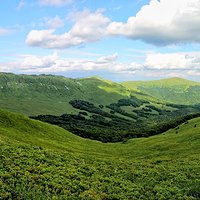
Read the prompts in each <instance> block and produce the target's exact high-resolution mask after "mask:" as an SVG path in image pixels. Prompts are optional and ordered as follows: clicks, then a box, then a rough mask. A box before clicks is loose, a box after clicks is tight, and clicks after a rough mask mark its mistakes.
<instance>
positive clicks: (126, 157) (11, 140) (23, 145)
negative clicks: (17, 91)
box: [0, 111, 200, 200]
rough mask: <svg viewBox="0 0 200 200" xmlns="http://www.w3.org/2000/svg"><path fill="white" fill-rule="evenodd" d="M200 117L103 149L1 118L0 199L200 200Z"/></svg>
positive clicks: (58, 130)
mask: <svg viewBox="0 0 200 200" xmlns="http://www.w3.org/2000/svg"><path fill="white" fill-rule="evenodd" d="M199 150H200V118H198V119H194V120H191V121H188V122H187V123H185V124H182V125H180V126H179V128H178V133H177V130H170V131H168V132H166V133H164V134H162V135H158V136H153V137H150V138H146V139H145V138H141V139H132V140H129V141H128V142H127V143H124V144H120V143H116V144H110V143H107V144H104V143H100V142H96V141H92V140H87V139H82V138H79V137H77V136H75V135H73V134H71V133H69V132H67V131H65V130H63V129H61V128H59V127H56V126H52V125H48V124H45V123H42V122H39V121H34V120H30V119H28V118H26V117H24V116H22V115H17V114H12V113H9V112H5V111H0V158H1V162H0V199H33V200H34V199H35V200H36V199H45V200H46V199H94V200H96V199H125V200H126V199H144V200H145V199H166V200H167V199H180V200H182V199H185V200H189V199H191V200H192V199H193V200H195V199H199V197H200V191H199V188H200V187H199V185H200V181H199V171H200V165H199V162H200V156H199V152H200V151H199Z"/></svg>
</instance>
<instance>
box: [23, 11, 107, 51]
mask: <svg viewBox="0 0 200 200" xmlns="http://www.w3.org/2000/svg"><path fill="white" fill-rule="evenodd" d="M70 19H71V20H73V21H74V22H75V23H74V26H73V27H72V29H71V30H70V31H68V32H66V33H64V34H61V35H57V34H55V31H56V30H54V29H48V30H32V31H30V32H29V34H28V36H27V38H26V43H27V44H28V45H31V46H40V47H43V48H57V49H62V48H68V47H71V46H76V45H81V44H84V43H87V42H95V41H98V40H100V39H101V38H102V37H103V36H104V35H105V29H106V27H107V26H108V24H109V22H110V20H109V19H108V18H107V17H105V16H103V14H102V12H101V11H96V12H95V13H91V12H89V11H83V12H79V13H75V14H73V15H71V16H70Z"/></svg>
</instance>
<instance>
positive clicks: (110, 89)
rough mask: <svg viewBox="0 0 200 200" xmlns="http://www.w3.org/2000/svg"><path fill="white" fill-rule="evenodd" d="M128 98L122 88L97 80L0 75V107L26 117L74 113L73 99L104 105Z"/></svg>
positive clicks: (124, 89)
mask: <svg viewBox="0 0 200 200" xmlns="http://www.w3.org/2000/svg"><path fill="white" fill-rule="evenodd" d="M129 95H130V91H128V90H127V89H126V88H124V87H123V86H122V85H120V84H117V83H113V82H109V83H108V82H106V81H103V80H100V79H98V78H92V77H91V78H85V79H70V78H65V77H62V76H53V75H38V76H37V75H16V74H11V73H0V105H1V108H4V109H8V110H10V111H14V112H19V113H23V114H26V115H38V114H55V115H59V114H63V113H66V112H72V113H73V112H74V109H73V107H72V106H71V105H70V104H69V101H70V100H73V99H82V100H87V101H91V102H93V103H96V104H103V105H104V104H109V103H112V102H115V101H117V100H119V99H121V98H124V97H125V98H128V96H129ZM75 112H76V111H75Z"/></svg>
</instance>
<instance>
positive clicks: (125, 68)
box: [0, 52, 200, 77]
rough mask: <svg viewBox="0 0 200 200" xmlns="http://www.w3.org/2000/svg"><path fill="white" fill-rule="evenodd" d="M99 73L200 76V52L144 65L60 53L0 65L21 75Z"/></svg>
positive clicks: (149, 58) (152, 57)
mask: <svg viewBox="0 0 200 200" xmlns="http://www.w3.org/2000/svg"><path fill="white" fill-rule="evenodd" d="M76 70H77V71H92V70H95V71H98V70H104V71H108V72H111V73H121V74H123V73H125V74H134V73H137V72H143V73H144V75H147V76H152V77H153V76H159V77H160V76H164V75H165V76H180V75H183V74H185V75H188V76H200V53H199V52H185V53H171V54H169V53H168V54H161V53H154V54H152V53H151V54H147V55H146V59H145V61H144V62H143V63H135V62H131V63H124V62H119V61H118V54H117V53H115V54H113V55H107V56H101V57H99V58H96V59H93V60H89V59H75V58H63V57H60V56H59V55H58V53H56V52H55V53H53V54H51V55H47V56H36V55H21V56H18V58H17V59H15V61H12V62H6V63H1V64H0V71H17V72H20V73H59V72H69V71H76Z"/></svg>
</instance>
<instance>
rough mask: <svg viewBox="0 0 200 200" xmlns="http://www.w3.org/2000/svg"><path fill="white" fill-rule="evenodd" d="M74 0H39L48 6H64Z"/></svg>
mask: <svg viewBox="0 0 200 200" xmlns="http://www.w3.org/2000/svg"><path fill="white" fill-rule="evenodd" d="M71 2H72V0H39V3H40V4H41V5H46V6H64V5H68V4H70V3H71Z"/></svg>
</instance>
